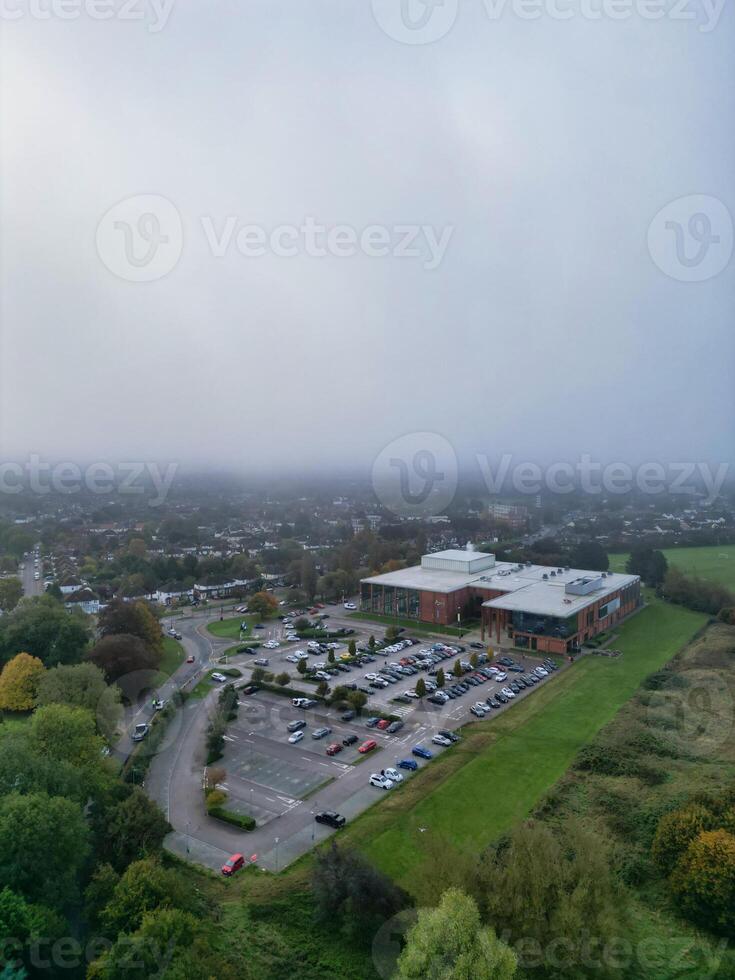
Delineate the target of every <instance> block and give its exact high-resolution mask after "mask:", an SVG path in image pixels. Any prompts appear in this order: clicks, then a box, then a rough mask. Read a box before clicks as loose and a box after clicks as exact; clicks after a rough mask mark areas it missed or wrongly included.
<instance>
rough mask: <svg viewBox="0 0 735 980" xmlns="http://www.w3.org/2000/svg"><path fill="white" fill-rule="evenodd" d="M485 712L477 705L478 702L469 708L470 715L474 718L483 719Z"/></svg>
mask: <svg viewBox="0 0 735 980" xmlns="http://www.w3.org/2000/svg"><path fill="white" fill-rule="evenodd" d="M487 710H489V709H487ZM485 711H486V709H485V708H484V707H481V706H480V704H479V702H477V703H476V704H473V705H472V707H471V708H470V714H472V715H474V716H475V718H484V717H485Z"/></svg>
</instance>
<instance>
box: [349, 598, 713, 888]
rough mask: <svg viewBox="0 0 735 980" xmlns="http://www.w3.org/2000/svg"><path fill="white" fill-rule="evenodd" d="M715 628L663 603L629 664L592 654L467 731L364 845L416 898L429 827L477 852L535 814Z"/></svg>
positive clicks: (648, 613)
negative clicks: (668, 666)
mask: <svg viewBox="0 0 735 980" xmlns="http://www.w3.org/2000/svg"><path fill="white" fill-rule="evenodd" d="M705 622H706V617H705V616H703V615H700V614H699V613H694V612H690V611H689V610H687V609H684V608H682V607H679V606H671V605H668V604H666V603H663V602H660V601H657V600H655V599H653V600H652V601H651V603H650V605H649V606H648V607H646V608H645V609H643V610H641V612H640V613H638V614H637V615H635V616H633V617H632V618H631V619H630V620H628V621H627V622H626V623H624V624H623V625H622V627H621V628H620V630H619V637H618V639H616V640H615V647H616V648H618V649H620V650H622V651H623V656H622V657H620V658H617V659H609V658H606V657H598V656H589V657H585V658H584V659H583V660H581V661H579V662H578V663H577V664H575V665H573V666H572V667H571V668H570V669H569V670H566V671H565V672H564V673H563V674H561V675H559V676H557V677H554V678H552V679H550V680H548V681H547V682H545V684H544V685H543V686H542V687H541V688H540V689H537V691H535V692H534V693H533V695H531V696H530V697H528V698H524V699H523V701H522V702H521V703H519V704H518V705H516V706H514V707H513V708H512V709H511V710H509V711H506V712H503V714H502V715H498V716H496V717H495V718H492V719H488V720H486V721H484V722H479V723H475V724H473V725H471V726H468V728H465V733H466V734H467V737H466V738H465V739H464V741H463V742H461V743H460V744H459V745H457V746H456V747H455V748H453V749H452V750H450V751H448V752H447V753H445V754H444V755H443V756H442V757H441V759H438V760H436V761H435V762H433V763H432V764H431V765H429V766H427V767H426V768H425V769H424V770H423V772H422V774H421V776H419V777H417V778H416V779H413V780H410V781H409V782H408V783H407V784H406V785H404V786H403V787H401V789H399V790H398V791H397V792H395V793H394V795H393V794H392V798H389V799H386V800H384V801H382V804H381V806H379V807H374V808H373V809H372V810H370V811H368V812H367V813H366V814H365V816H364V818H362V819H361V820H360V821H358V822H357V825H356V826H355V837H356V841H355V842H356V843H357V844H358V845H359V846H361V847H362V848H363V849H364V850H365V851H366V852H367V854H368V855H369V856H370V857H371V858H373V859H374V860H375V861H376V863H377V864H379V865H380V867H381V868H382V869H383V870H384V871H386V872H388V873H389V874H390V875H391V876H392V877H394V878H396V879H397V880H398V881H399V882H400V883H401V884H403V885H404V886H405V887H407V888H408V889H409V891H410V884H411V883H410V873H411V869H412V868H413V867H414V865H415V864H416V863H417V861H418V860H419V859H420V849H421V837H422V833H423V832H424V830H426V829H431V830H432V831H434V833H435V834H438V835H439V836H441V837H442V838H445V839H446V840H448V841H452V842H453V843H455V844H456V845H458V846H460V847H462V846H464V847H467V848H468V849H470V850H471V852H473V853H475V852H477V851H478V850H479V849H481V848H482V847H483V846H485V845H487V844H488V843H489V842H490V841H492V840H494V839H495V838H497V837H498V836H499V835H500V834H502V833H503V832H504V831H506V830H508V829H509V828H510V827H512V826H513V825H514V824H516V823H517V822H518V821H519V820H522V819H523V818H524V817H526V816H527V815H528V813H529V812H530V811H531V810H532V809H533V807H534V806H535V805H536V803H537V802H538V801H539V799H540V798H541V797H542V795H543V794H544V793H545V792H546V791H547V790H548V789H549V788H550V787H551V786H553V784H554V783H555V782H556V781H557V780H558V779H559V778H560V777H561V776H562V775H563V773H564V772H565V771H566V770H567V768H568V767H569V765H570V763H571V761H572V759H573V758H574V756H575V755H576V753H577V752H578V750H579V749H580V747H581V746H582V745H583V744H584V743H585V742H587V741H588V740H589V739H590V738H591V737H592V736H593V735H594V734H595V733H596V732H597V731H598V730H599V729H600V728H601V727H602V726H603V725H605V724H606V723H607V722H608V721H610V719H611V718H612V717H613V716H614V715H615V713H616V712H617V710H618V708H620V706H621V705H622V704H624V703H625V701H627V700H628V699H629V698H630V697H631V696H632V695H633V693H634V692H635V691H636V689H637V688H638V686H639V684H640V682H641V681H642V679H643V678H644V677H646V676H647V675H648V674H650V673H652V672H653V671H655V670H656V669H657V668H658V667H660V666H661V665H662V664H664V663H666V661H668V660H669V659H670V658H671V657H672V656H673V655H674V654H675V653H676V652H677V651H678V650H679V649H680V648H681V647H682V646H683V645H684V644H686V643H687V641H688V640H689V639H690V638H691V637H692V636H693V635H694V633H695V632H696V631H697V630H698V629H699V628H700V627H701V626H702V625H703V624H704V623H705ZM432 770H434V771H433V772H432ZM422 828H423V829H422Z"/></svg>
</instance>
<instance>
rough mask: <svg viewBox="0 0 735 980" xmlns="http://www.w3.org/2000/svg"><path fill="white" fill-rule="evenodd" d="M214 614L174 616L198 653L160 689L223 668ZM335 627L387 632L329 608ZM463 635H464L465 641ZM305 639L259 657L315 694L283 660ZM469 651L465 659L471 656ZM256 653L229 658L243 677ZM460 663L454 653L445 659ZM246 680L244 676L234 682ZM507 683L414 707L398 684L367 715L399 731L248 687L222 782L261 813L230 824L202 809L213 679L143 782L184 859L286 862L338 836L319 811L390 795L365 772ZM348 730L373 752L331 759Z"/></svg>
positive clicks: (348, 811)
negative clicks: (373, 745) (248, 824)
mask: <svg viewBox="0 0 735 980" xmlns="http://www.w3.org/2000/svg"><path fill="white" fill-rule="evenodd" d="M327 608H328V609H329V608H330V607H327ZM217 618H219V610H217V611H216V614H215V615H214V616H212V615H211V612H210V616H209V618H208V619H205V618H204V617H202V618H201V620H200V619H199V617H197V618H191V619H189V620H182V619H178V620H176V625H177V628H178V629H179V631H180V632H181V634H182V641H181V642H182V645H183V646H184V649H185V650H186V652H187V654H188V655H193V656H194V658H195V660H194V663H193V664H184V665H182V667H181V668H180V670H179V671H177V672H176V674H175V675H174V676H173V677H172V678H170V680H169V681H168V682H167V684H166V685H164V687H163V688H162V689H161V691H160V692H159V696H160V697H164V698H166V697H170V696H171V694H172V693H173V691H174V690H175V689H176V688H183V689H187V688H189V689H190V688H191V687H193V686H194V685H196V683H197V682H198V681H199V680H200V679H201V677H202V675H203V674H204V673H205V671H206V670H207V669H209V668H211V667H214V666H215V664H216V663H217V662H218V660H219V658H220V657H221V655H222V653H223V652H224V650H226V649H227V648H229V647H232V646H233V641H232V640H231V639H228V640H221V639H218V638H215V637H213V636H212V635H211V634H209V632H208V631H207V629H206V623H207V622H212V621H213V620H216V619H217ZM328 625H331V626H337V625H349V626H350V627H351V628H353V629H355V630H356V631H357V632H356V635H355V636H354V637H352V639H355V640H357V641H358V644H359V643H360V642H363V641H364V640H366V639H367V637H368V636H369V635H370V633H373V634H375V635H376V636H378V635H380V634H381V633H382V630H383V629H384V627H381V626H378V624H370V623H366V622H365V621H362V620H354V619H350V618H349V616H347V615H340V614H334V615H332V611H331V610H330V620H329V621H328ZM268 632H270V633H271V634H272V636H273V637H276V636H277V635H278V634H279V632H282V626H281V625H280V623H278V624H277V625H276V624H273V625H271V626H270V627H269V631H268ZM254 635H258V636H259V638H261V639H264V638H266V637H267V635H268V633H267V632H266V631H255V632H254ZM421 638H422V639H423V637H421ZM436 639H441V637H428V636H427V637H426V645H430V644H431V643H432V642H435V641H436ZM444 639H446V637H445V638H444ZM466 639H471V638H466ZM466 639H465V640H463V643H466ZM449 642H451V641H449ZM421 645H424V644H423V643H422V644H421ZM303 647H305V641H299V642H292V643H282V645H281V646H280V647H279V648H278V649H277V650H269V651H264V650H262V648H261V649H260V650H259V651H258V656H267V657H268V658H269V660H270V664H269V669H270V670H274V671H276V672H278V670H280V669H283V668H285V669H288V671H289V673H290V674H291V676H292V678H293V681H292V683H291V685H290V686H291V687H294V686H297V685H298V687H300V688H302V689H303V690H304V693H305V694H309V693H310V692H313V686H312V685H309V684H307V683H305V682H300V679H299V678H298V674H297V672H296V670H295V666H294V665H292V664H289V663H288V662H286V661H285V660H284V659H283V658H285V656H286V654H287V653H288V652H289V651H292V650H293V649H298V648H303ZM463 656H468V653H467V654H463ZM254 659H256V658H255V657H253V656H252V655H246V654H240V655H237V656H235V657H231V658H230V659H229V660H228V663H229V665H230V666H236V667H238V668H239V669H240V670H241V671H242V674H243V681H245V680H247V677H248V676H249V671H250V670H251V669H252V667H253V660H254ZM392 659H393V657H390V656H389V657H386V658H382V657H377V658H376V662H375V663H374V664H369V665H366V666H364V667H360V668H354V669H353V670H352V671H351V672H350V673H346V674H344V680H345V682H362V683H364V674H365V673H367V672H369V671H370V670H371V668H373V669H374V668H377V667H379V666H382V663H383V662H385V661H389V660H392ZM514 659H516V660H517V661H519V662H521V663H524V664H525V665H528V666H533V665H534V664H536V663H539V662H540V658H531V657H519V656H518V654H517V653H516V654H515V655H514ZM281 661H283V668H282V665H281ZM453 662H454V660H453V658H452V659H450V660H448V661H447V664H448V665H449V664H451V663H453ZM549 680H551V678H550V679H549ZM243 681H238V686H240V685H241V684H242V683H243ZM415 681H416V677H413V678H407V679H406V685H405V687H406V688H412V687H413V686H414V685H415ZM548 682H549V681H548V680H547V681H545V682H544V683H548ZM502 686H504V685H503V684H501V685H497V684H495V683H492V682H488V683H487V684H483V685H482V686H481V687H478V688H477V692H476V694H475V693H474V692H472V691H471V692H468V693H467V694H466V695H465V696H464V697H462V698H458V699H457V700H456V701H450V702H449V703H448V704H447V705H444V706H438V705H432V704H430V703H428V702H425V701H422V702H417V703H416V704H412V705H394V704H390V703H389V699H390V698H391V697H395V696H396V694H398V693H400V691H401V690H403V689H404V688H403V685H402V684H398V685H392V686H391V687H390V688H387V689H384V690H382V691H378V692H375V693H374V694H371V696H370V701H369V705H368V707H367V708H366V709H365V717H367V716H369V715H370V714H371V713H372V711H371V709H376V710H382V711H390V712H391V713H394V714H400V715H401V717H402V719H403V721H404V725H405V727H404V728H403V729H402V730H401V731H400V732H398V733H396V734H395V735H387V734H386V733H384V732H381V731H378V730H376V729H368V728H367V727H366V726H365V722H364V720H359V719H356V720H355V721H352V722H348V723H343V722H341V721H340V720H339V715H340V713H341V709H337V708H334V709H332V708H328V707H327V706H324V705H319V706H318V707H315V708H312V709H309V710H306V711H304V710H303V709H297V708H294V707H293V705H292V704H291V700H290V698H287V697H281V696H278V695H276V694H272V693H270V692H266V691H263V690H261V691H258V692H257V694H255V695H253V696H250V697H248V696H245V695H241V700H240V708H239V712H238V717H237V719H236V720H234V721H233V722H231V723H230V725H229V726H228V730H227V735H226V746H225V751H224V757H223V758H222V760H220V761H219V762H218V763H217V766H221V767H222V768H223V769H224V770H225V773H226V775H225V779H224V781H223V783H222V784H221V788H222V789H224V790H225V791H226V792H227V794H228V800H227V807H228V808H229V809H231V810H234V811H236V812H240V813H247V814H250V815H251V816H253V818H254V819H255V820H256V822H257V827H256V829H255V830H254V831H252V832H244V831H241V830H239V829H238V828H236V827H233V826H231V825H228V824H225V823H222V822H221V821H219V820H216V819H214V818H212V817H209V816H208V815H207V814H206V812H205V810H204V798H203V780H204V776H205V757H204V753H205V749H204V742H205V734H206V728H207V724H208V720H209V715H210V713H211V711H212V710H213V708H214V706H215V704H216V700H217V694H218V692H219V689H220V688H219V687H217V686H213V688H212V690H211V691H210V692H209V693H207V695H206V696H205V697H204V698H190V699H188V700H187V701H186V703H185V705H184V707H183V708H182V709H181V710H180V711H179V712H177V714H176V716H175V718H174V720H172V722H171V723H170V724H169V727H168V729H167V733H166V738H165V739H164V744H163V745H162V747H161V750H160V751H159V753H158V754H157V755H156V757H155V759H154V760H153V763H152V765H151V767H150V769H149V772H148V774H147V777H146V782H145V788H146V791H147V792H148V793H149V795H150V796H151V797H152V798H153V799H155V800H156V801H157V802H158V803H159V804H160V805H161V807H162V809H163V811H164V813H165V814H166V816H167V818H168V820H169V822H170V823H171V825H172V827H173V828H174V829H173V831H172V833H171V834H169V836H168V837H167V839H166V842H165V846H166V847H168V848H169V849H170V850H171V851H172V852H174V853H176V854H179V855H180V856H182V857H184V858H187V859H189V860H192V861H196V862H197V863H200V864H203V865H204V866H206V867H208V868H212V869H215V870H217V869H219V867H220V866H221V865H222V864H223V863H224V861H225V860H226V859H227V858H228V857H229V856H230V854H232V853H235V852H242V853H244V854H245V855H246V857H247V858H249V859H250V860H251V862H252V863H253V864H257V865H258V866H259V867H261V868H263V869H265V870H269V871H280V870H282V869H283V868H284V867H286V866H287V865H288V864H290V863H291V862H292V861H294V860H296V859H297V858H298V857H300V856H301V855H303V854H304V853H306V852H307V851H308V850H309V849H310V848H311V847H313V846H314V844H315V843H317V842H318V841H320V840H323V839H324V838H326V837H328V836H330V835H331V834H332V833H334V831H332V830H331V829H330V828H328V827H325V826H322V825H320V824H316V823H315V821H314V813H315V812H317V811H319V810H329V809H332V810H337V811H338V812H339V813H341V814H343V815H344V816H345V817H346V818H347V820H348V821H350V820H351V819H353V818H354V817H356V816H357V815H358V814H360V813H361V812H363V811H364V810H365V809H366V808H367V807H368V806H370V805H372V804H373V803H375V802H378V801H379V800H380V799H381V798H382V795H383V794H384V793H385V792H391V791H385V790H381V789H378V788H376V787H372V786H370V785H369V783H368V777H369V776H370V773H371V772H379V771H380V770H381V769H383V768H387V767H389V766H393V767H395V766H396V763H397V762H398V761H399V760H400V759H402V758H407V757H410V756H411V748H412V747H413V746H414V745H416V744H419V743H421V744H424V745H425V746H427V747H430V748H431V751H432V752H433V753H434V755H437V754H439V753H441V752H442V751H445V749H443V748H441V747H440V746H436V745H433V744H431V737H432V735H434V734H435V733H436V731H437V730H438V729H439V728H449V729H455V728H458V727H459V726H460V725H462V724H464V723H466V722H468V721H471V720H473V716H472V715H471V714H470V713H469V708H470V706H471V705H472V704H473V703H474V701H476V700H484V699H485V698H487V697H488V696H489V695H490V694H491V693H493V692H494V691H495V690H497V689H498V687H502ZM532 694H533V690H528V691H524V692H523V693H522V694H521V695H520V696H519V698H517V699H516V700H520V698H521V697H525V696H531V695H532ZM512 706H513V704H512V703H511V704H508V705H506V706H504V707H503V708H502V709H501V710H510V709H512ZM152 712H153V709H152V708H151V707H150V705H149V704H146V705H143V706H141V708H139V710H138V715H140V719H143V720H144V719H145V718H146V717H147V716H149V715H150V714H152ZM497 713H499V712H494V714H497ZM489 717H492V716H489ZM140 719H139V720H140ZM297 719H298V720H302V721H305V722H306V724H307V728H306V729H305V737H304V739H303V740H302V741H300V742H298V743H296V744H290V743H289V742H288V732H287V727H286V726H287V725H288V723H289V721H293V720H297ZM134 722H135V719H134V718H133V719H131V723H130V724H129V727H131V728H132V724H133V723H134ZM321 726H327V727H329V728H331V729H332V733H331V734H330V735H328V736H326V737H325V738H323V739H320V740H317V739H313V738H312V737H311V732H312V731H314V730H315V729H316V728H318V727H321ZM348 734H355V735H357V736H358V740H359V741H358V743H357V745H359V744H361V743H362V742H363V741H365V740H366V739H368V738H371V739H374V740H375V741H376V742H377V743H378V748H377V749H376V750H375V751H374V752H372V753H370V755H369V756H368V757H367V758H365V757H363V756H360V755H359V754H358V753H357V751H356V749H357V745H355V746H354V747H350V748H344V749H343V750H342V751H341V752H340V753H339V754H338V755H337V756H335V757H333V758H332V757H328V756H327V755H326V747H327V745H328V744H330V743H331V742H341V740H342V739H343V738H344V737H345V736H346V735H348ZM358 760H359V761H358ZM417 761H418V763H419V766H420V767H423V766H425V765H430V764H431V762H427V761H424V760H417ZM403 775H404V777H405V778H411V777H412V775H413V774H412V773H410V772H408V771H406V772H404V773H403Z"/></svg>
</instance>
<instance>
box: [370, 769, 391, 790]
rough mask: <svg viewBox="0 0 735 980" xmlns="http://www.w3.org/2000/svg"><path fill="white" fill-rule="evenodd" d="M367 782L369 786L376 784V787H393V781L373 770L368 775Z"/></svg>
mask: <svg viewBox="0 0 735 980" xmlns="http://www.w3.org/2000/svg"><path fill="white" fill-rule="evenodd" d="M369 782H370V785H371V786H377V787H378V789H392V788H393V783H392V782H391V781H390V779H387V778H386V777H385V776H381V774H380V773H379V772H374V773H373V774H372V776H371V777H370V780H369Z"/></svg>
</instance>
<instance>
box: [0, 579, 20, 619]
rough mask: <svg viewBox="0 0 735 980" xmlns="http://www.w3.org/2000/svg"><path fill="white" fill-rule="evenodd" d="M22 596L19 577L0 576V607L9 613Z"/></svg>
mask: <svg viewBox="0 0 735 980" xmlns="http://www.w3.org/2000/svg"><path fill="white" fill-rule="evenodd" d="M22 598H23V583H22V582H21V580H20V579H19V578H0V609H2V611H3V612H5V613H9V612H12V611H13V609H15V607H16V606H17V605H18V603H19V602H20V600H21V599H22Z"/></svg>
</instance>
